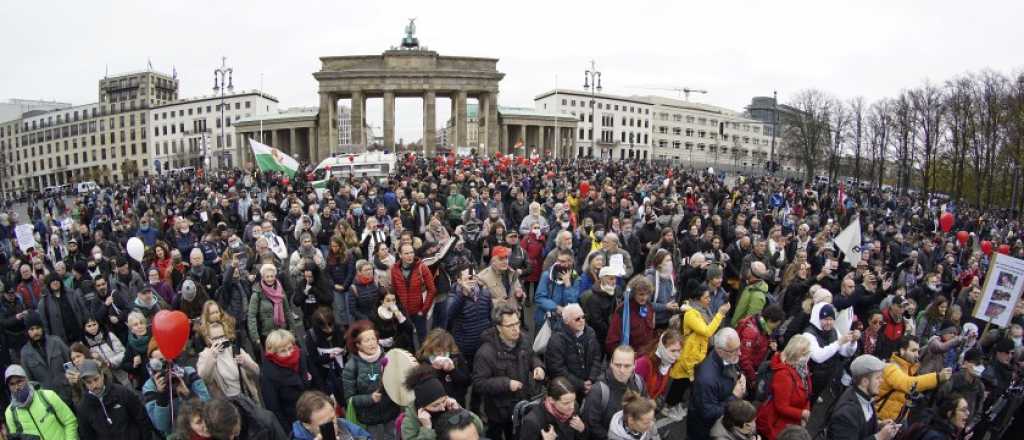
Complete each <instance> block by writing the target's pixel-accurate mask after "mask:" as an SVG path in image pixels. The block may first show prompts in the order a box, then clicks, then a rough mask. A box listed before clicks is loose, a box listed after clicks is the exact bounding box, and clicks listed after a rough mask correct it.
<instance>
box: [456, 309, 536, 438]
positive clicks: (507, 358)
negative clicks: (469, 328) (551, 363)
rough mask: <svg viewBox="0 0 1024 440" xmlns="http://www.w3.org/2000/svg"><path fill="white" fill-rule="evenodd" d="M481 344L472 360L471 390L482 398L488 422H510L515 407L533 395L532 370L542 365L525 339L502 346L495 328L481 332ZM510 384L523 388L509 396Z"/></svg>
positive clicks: (522, 337) (520, 338) (510, 392)
mask: <svg viewBox="0 0 1024 440" xmlns="http://www.w3.org/2000/svg"><path fill="white" fill-rule="evenodd" d="M482 340H483V344H482V345H481V346H480V349H479V350H477V351H476V356H475V357H474V358H473V388H474V389H475V390H476V391H477V392H478V393H480V395H481V397H482V398H483V402H484V413H485V414H487V418H488V420H511V417H512V408H513V407H515V405H516V403H517V402H519V401H520V400H527V399H529V398H531V397H532V396H533V395H534V393H533V392H532V390H531V388H533V369H534V368H536V367H540V366H542V365H543V364H542V363H541V361H540V359H539V358H538V357H536V356H534V354H533V347H532V346H531V344H530V343H529V342H528V341H527V340H526V338H525V336H522V335H521V336H520V337H519V341H518V342H517V343H516V345H515V346H514V347H509V346H507V345H505V343H504V342H501V338H500V337H499V336H498V331H497V328H495V327H491V328H489V329H487V330H485V331H484V334H483V337H482ZM512 380H517V381H519V382H522V384H523V387H522V388H520V389H519V391H516V392H512V391H511V390H510V388H509V385H510V384H511V381H512Z"/></svg>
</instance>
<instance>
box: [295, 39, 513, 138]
mask: <svg viewBox="0 0 1024 440" xmlns="http://www.w3.org/2000/svg"><path fill="white" fill-rule="evenodd" d="M413 32H415V31H413ZM320 61H321V62H322V67H321V69H320V71H319V72H315V73H313V77H314V78H316V80H317V82H318V83H319V93H320V113H319V121H318V124H317V138H318V143H319V145H321V146H328V148H326V149H324V148H322V147H321V151H330V152H335V151H338V140H339V136H338V115H337V109H338V100H339V99H345V98H348V99H351V100H352V103H351V130H352V139H353V142H354V143H360V142H359V141H358V140H361V139H363V138H364V133H363V130H364V127H365V126H366V122H365V121H366V100H367V99H368V98H378V97H379V98H383V101H384V127H383V128H384V148H386V149H389V150H392V151H394V148H395V98H401V97H421V98H423V145H424V146H425V147H426V148H427V151H428V153H429V152H432V151H433V149H434V146H435V145H436V139H437V128H436V127H437V121H436V118H437V116H436V99H437V97H439V96H440V97H449V98H450V99H451V104H452V109H451V114H452V116H453V119H454V120H455V127H454V129H455V133H454V136H453V137H452V139H453V140H454V142H453V143H454V144H455V146H460V147H462V146H465V147H479V145H466V142H467V141H466V137H467V136H466V134H467V127H466V121H467V119H466V100H467V99H469V98H475V99H477V101H478V103H479V110H480V121H479V123H480V142H481V143H486V144H487V145H486V147H487V149H488V150H490V151H497V148H498V138H499V135H498V130H499V127H498V82H499V81H501V79H502V78H503V77H504V76H505V74H503V73H501V72H498V70H497V65H498V60H497V59H496V58H475V57H453V56H441V55H438V54H437V52H434V51H431V50H427V49H425V48H422V49H421V48H420V47H419V44H418V43H417V42H416V39H415V37H414V36H413V34H412V32H409V30H408V29H407V36H406V38H405V39H403V41H402V48H401V49H392V50H388V51H386V52H384V53H383V54H382V55H368V56H363V55H356V56H331V57H321V58H320Z"/></svg>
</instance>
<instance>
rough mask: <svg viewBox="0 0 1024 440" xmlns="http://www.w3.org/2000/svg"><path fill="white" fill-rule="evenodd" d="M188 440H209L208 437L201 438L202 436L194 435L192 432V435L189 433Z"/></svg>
mask: <svg viewBox="0 0 1024 440" xmlns="http://www.w3.org/2000/svg"><path fill="white" fill-rule="evenodd" d="M188 440H210V437H203V436H201V435H199V434H196V433H194V432H192V433H189V435H188Z"/></svg>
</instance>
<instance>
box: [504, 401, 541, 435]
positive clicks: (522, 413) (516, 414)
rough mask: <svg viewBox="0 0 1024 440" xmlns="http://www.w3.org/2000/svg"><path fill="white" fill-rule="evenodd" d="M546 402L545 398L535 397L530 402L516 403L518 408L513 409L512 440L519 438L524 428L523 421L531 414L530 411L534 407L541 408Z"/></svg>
mask: <svg viewBox="0 0 1024 440" xmlns="http://www.w3.org/2000/svg"><path fill="white" fill-rule="evenodd" d="M543 401H544V396H543V395H541V396H540V397H535V398H533V399H529V400H520V401H519V402H516V406H515V407H513V408H512V438H519V431H520V430H521V429H522V428H523V420H525V419H526V416H527V415H528V414H530V411H531V410H533V408H534V407H537V406H540V403H541V402H543Z"/></svg>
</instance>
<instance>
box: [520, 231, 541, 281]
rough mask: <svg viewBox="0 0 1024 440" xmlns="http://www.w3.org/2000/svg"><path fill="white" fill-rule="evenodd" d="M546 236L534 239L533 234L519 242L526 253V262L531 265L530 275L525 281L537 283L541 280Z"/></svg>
mask: <svg viewBox="0 0 1024 440" xmlns="http://www.w3.org/2000/svg"><path fill="white" fill-rule="evenodd" d="M544 239H545V237H544V235H541V236H540V238H537V237H534V236H533V233H532V232H527V233H526V236H524V237H523V239H522V240H520V241H519V247H521V248H523V252H524V253H526V261H528V262H529V265H530V274H529V275H527V276H525V277H523V278H522V280H523V281H527V282H530V283H536V282H537V281H539V280H540V273H541V267H542V266H543V265H544Z"/></svg>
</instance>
